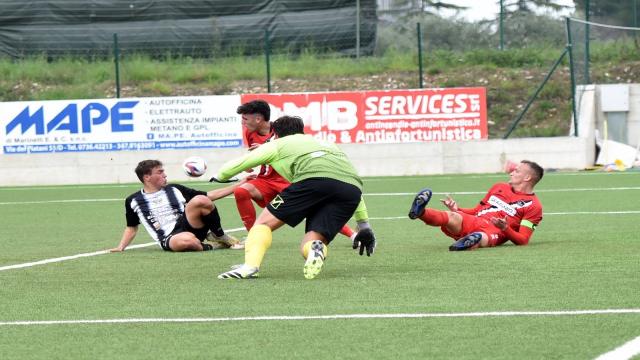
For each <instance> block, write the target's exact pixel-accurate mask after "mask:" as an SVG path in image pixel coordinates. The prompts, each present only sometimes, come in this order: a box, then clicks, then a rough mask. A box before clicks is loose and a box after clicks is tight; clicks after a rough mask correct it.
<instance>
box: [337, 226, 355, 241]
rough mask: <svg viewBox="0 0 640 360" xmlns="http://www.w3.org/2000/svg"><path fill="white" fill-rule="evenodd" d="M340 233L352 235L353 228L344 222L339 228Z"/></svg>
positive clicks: (347, 235)
mask: <svg viewBox="0 0 640 360" xmlns="http://www.w3.org/2000/svg"><path fill="white" fill-rule="evenodd" d="M340 234H342V235H344V236H346V237H348V238H350V237H351V235H353V230H352V229H351V228H350V227H349V225H347V224H345V225H344V226H343V227H342V229H340Z"/></svg>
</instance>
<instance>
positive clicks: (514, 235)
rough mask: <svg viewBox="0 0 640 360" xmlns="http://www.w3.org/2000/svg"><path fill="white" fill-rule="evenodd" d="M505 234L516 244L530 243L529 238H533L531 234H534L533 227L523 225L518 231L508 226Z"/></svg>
mask: <svg viewBox="0 0 640 360" xmlns="http://www.w3.org/2000/svg"><path fill="white" fill-rule="evenodd" d="M504 234H505V235H506V236H507V238H508V239H509V240H511V242H512V243H514V244H516V245H527V244H528V243H529V239H531V235H533V229H532V228H530V227H526V226H522V225H521V226H520V228H519V229H518V231H515V230H513V228H511V227H507V229H506V230H505V231H504Z"/></svg>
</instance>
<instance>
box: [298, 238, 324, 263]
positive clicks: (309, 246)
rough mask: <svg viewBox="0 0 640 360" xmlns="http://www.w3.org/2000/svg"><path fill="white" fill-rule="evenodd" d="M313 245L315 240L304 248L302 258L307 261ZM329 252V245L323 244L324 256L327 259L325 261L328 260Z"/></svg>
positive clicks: (308, 242)
mask: <svg viewBox="0 0 640 360" xmlns="http://www.w3.org/2000/svg"><path fill="white" fill-rule="evenodd" d="M311 243H313V240H311V241H307V242H306V243H305V244H304V246H303V247H302V256H304V258H305V259H307V258H308V257H309V252H310V251H311ZM328 251H329V248H328V247H327V245H326V244H325V243H322V255H323V256H324V257H325V259H326V258H327V252H328Z"/></svg>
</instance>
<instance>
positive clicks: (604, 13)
mask: <svg viewBox="0 0 640 360" xmlns="http://www.w3.org/2000/svg"><path fill="white" fill-rule="evenodd" d="M575 3H576V10H577V11H578V12H580V13H581V14H585V11H586V6H587V0H576V1H575ZM588 5H589V19H590V20H592V21H596V22H604V23H606V24H609V25H622V26H634V27H638V26H640V1H637V0H629V1H619V0H588ZM634 11H635V14H634Z"/></svg>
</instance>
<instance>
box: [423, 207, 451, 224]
mask: <svg viewBox="0 0 640 360" xmlns="http://www.w3.org/2000/svg"><path fill="white" fill-rule="evenodd" d="M420 219H421V220H422V221H424V223H425V224H427V225H431V226H444V225H447V223H448V222H449V214H447V213H446V212H445V211H440V210H434V209H424V213H423V214H422V216H420Z"/></svg>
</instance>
